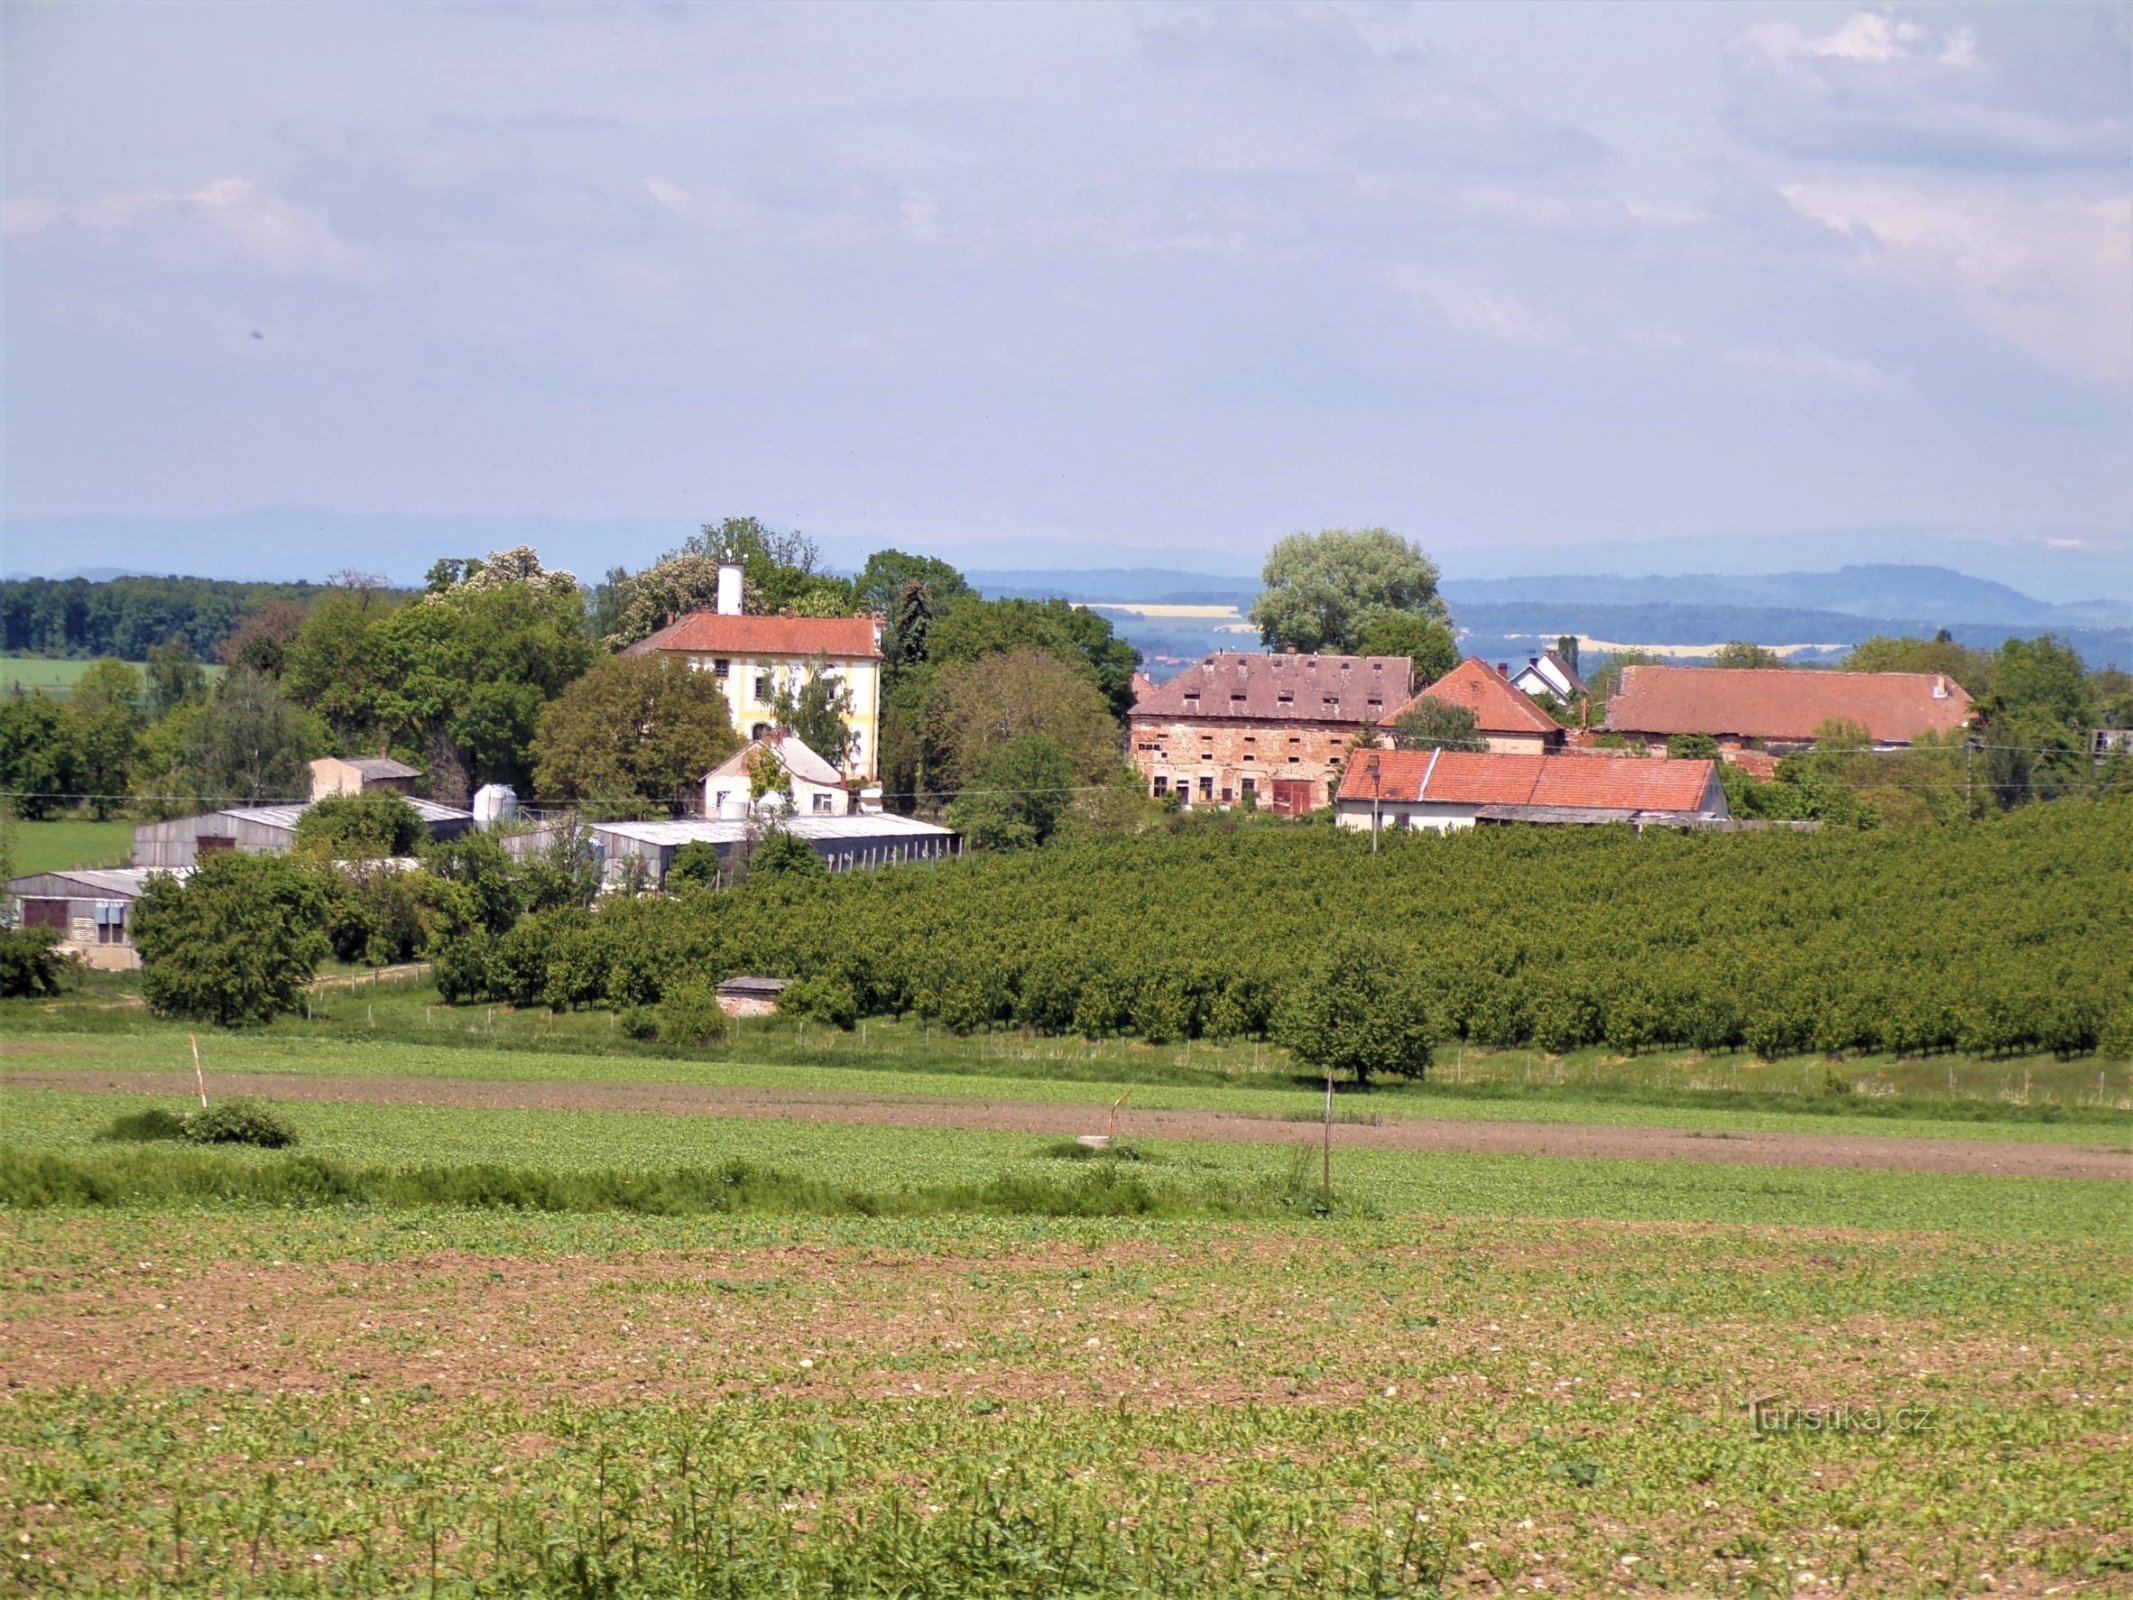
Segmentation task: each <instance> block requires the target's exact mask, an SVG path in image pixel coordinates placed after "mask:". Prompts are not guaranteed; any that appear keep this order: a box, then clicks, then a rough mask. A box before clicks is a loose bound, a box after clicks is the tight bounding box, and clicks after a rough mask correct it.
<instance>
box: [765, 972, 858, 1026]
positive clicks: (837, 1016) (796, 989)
mask: <svg viewBox="0 0 2133 1600" xmlns="http://www.w3.org/2000/svg"><path fill="white" fill-rule="evenodd" d="M778 1015H779V1016H781V1017H800V1018H805V1019H806V1020H807V1021H809V1022H820V1023H823V1024H825V1025H826V1026H828V1027H832V1028H856V1027H858V1026H859V996H858V995H856V994H854V993H853V992H852V986H851V985H850V984H848V983H846V982H845V981H844V980H843V979H842V978H828V977H824V978H802V979H801V980H800V981H799V982H798V983H794V984H789V985H787V986H786V989H785V991H784V993H782V994H780V995H779V996H778Z"/></svg>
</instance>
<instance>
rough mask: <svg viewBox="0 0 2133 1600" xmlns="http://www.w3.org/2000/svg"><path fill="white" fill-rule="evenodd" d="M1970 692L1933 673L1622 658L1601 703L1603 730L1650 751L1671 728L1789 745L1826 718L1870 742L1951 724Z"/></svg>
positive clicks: (1737, 742)
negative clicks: (1858, 730)
mask: <svg viewBox="0 0 2133 1600" xmlns="http://www.w3.org/2000/svg"><path fill="white" fill-rule="evenodd" d="M1970 714H1971V707H1970V696H1969V695H1968V694H1967V693H1965V692H1964V689H1963V686H1962V685H1961V684H1959V683H1957V682H1956V681H1955V680H1954V679H1953V678H1950V677H1948V676H1947V675H1946V674H1945V673H1938V672H1830V671H1817V670H1815V669H1813V668H1808V667H1624V668H1623V669H1622V684H1621V687H1620V688H1618V689H1617V690H1616V691H1615V693H1614V697H1613V698H1612V699H1610V700H1609V701H1608V702H1607V723H1606V726H1607V730H1608V732H1610V733H1620V734H1626V735H1628V736H1629V737H1630V738H1632V739H1636V740H1640V741H1642V742H1643V743H1644V744H1645V745H1646V747H1647V748H1649V749H1650V750H1651V751H1652V752H1653V753H1654V754H1658V753H1661V752H1663V751H1664V750H1665V749H1666V745H1667V740H1669V739H1670V738H1672V737H1674V736H1675V735H1676V734H1684V733H1702V734H1708V735H1709V736H1710V737H1711V738H1713V739H1715V740H1717V741H1718V744H1719V748H1720V749H1721V750H1724V751H1729V752H1730V751H1734V750H1740V749H1744V748H1748V747H1750V746H1759V747H1761V748H1763V749H1766V750H1775V751H1785V750H1798V749H1802V748H1805V747H1806V746H1808V745H1811V744H1813V743H1814V741H1815V736H1816V734H1817V732H1818V731H1819V730H1820V729H1822V728H1823V727H1825V726H1826V725H1828V724H1830V723H1835V722H1843V723H1851V724H1853V725H1855V726H1858V727H1862V728H1864V729H1865V730H1866V732H1867V735H1868V737H1869V738H1871V739H1872V740H1873V742H1874V748H1876V749H1877V750H1900V749H1902V748H1903V747H1904V746H1906V745H1908V744H1910V743H1912V742H1913V741H1914V740H1917V739H1919V738H1921V737H1923V736H1925V735H1927V734H1938V735H1947V734H1951V733H1956V732H1959V731H1960V730H1961V729H1962V728H1963V727H1964V726H1965V725H1966V724H1968V722H1969V721H1970Z"/></svg>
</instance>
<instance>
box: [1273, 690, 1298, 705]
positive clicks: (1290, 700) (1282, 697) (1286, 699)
mask: <svg viewBox="0 0 2133 1600" xmlns="http://www.w3.org/2000/svg"><path fill="white" fill-rule="evenodd" d="M1274 698H1275V700H1276V701H1277V702H1279V703H1280V704H1282V705H1285V706H1292V705H1294V704H1295V703H1296V696H1295V695H1294V694H1293V693H1292V692H1291V691H1289V690H1287V689H1284V690H1282V691H1281V693H1279V694H1277V695H1276V696H1274Z"/></svg>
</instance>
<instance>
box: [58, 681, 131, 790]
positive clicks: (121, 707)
mask: <svg viewBox="0 0 2133 1600" xmlns="http://www.w3.org/2000/svg"><path fill="white" fill-rule="evenodd" d="M141 694H142V685H141V675H140V674H139V673H138V672H136V671H134V669H133V668H131V667H129V666H128V665H126V663H125V662H123V661H116V660H113V659H111V658H110V657H108V656H107V657H105V658H104V659H103V660H101V661H97V662H93V663H91V664H90V666H89V669H88V670H87V671H86V672H84V673H83V674H82V675H81V677H80V678H78V679H76V680H75V684H74V692H73V693H72V694H70V695H68V696H67V716H68V717H69V718H70V719H71V720H72V721H73V723H74V745H75V750H76V752H77V753H78V755H79V764H78V770H77V774H76V776H77V779H78V781H79V782H80V784H81V786H82V788H83V789H84V790H85V791H86V792H87V793H88V796H89V805H90V808H91V809H92V810H93V811H94V812H95V813H96V816H97V818H98V820H99V821H101V820H102V819H103V818H105V817H108V816H110V815H111V813H112V811H113V809H114V808H115V807H116V806H117V805H118V802H119V800H120V799H121V798H122V797H123V796H124V795H125V793H126V790H127V786H128V785H129V784H130V783H131V782H132V777H133V764H134V762H135V760H136V759H137V758H138V756H139V754H140V745H141V713H140V711H139V709H138V706H139V702H140V698H141Z"/></svg>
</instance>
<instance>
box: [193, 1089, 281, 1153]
mask: <svg viewBox="0 0 2133 1600" xmlns="http://www.w3.org/2000/svg"><path fill="white" fill-rule="evenodd" d="M183 1127H184V1134H183V1137H184V1138H185V1140H186V1142H187V1143H189V1144H250V1145H257V1146H259V1148H260V1149H262V1150H284V1149H287V1148H288V1147H289V1146H290V1145H292V1144H294V1143H296V1130H295V1129H294V1128H292V1127H290V1126H289V1124H288V1123H287V1122H286V1121H285V1120H284V1119H283V1118H282V1117H281V1115H280V1114H279V1113H278V1112H276V1111H273V1110H271V1109H270V1108H268V1107H266V1106H263V1105H261V1104H260V1103H259V1102H258V1101H256V1100H219V1101H217V1102H216V1103H215V1104H213V1105H210V1106H202V1107H201V1108H200V1109H199V1110H198V1111H189V1112H187V1113H186V1114H185V1117H184V1119H183Z"/></svg>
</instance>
